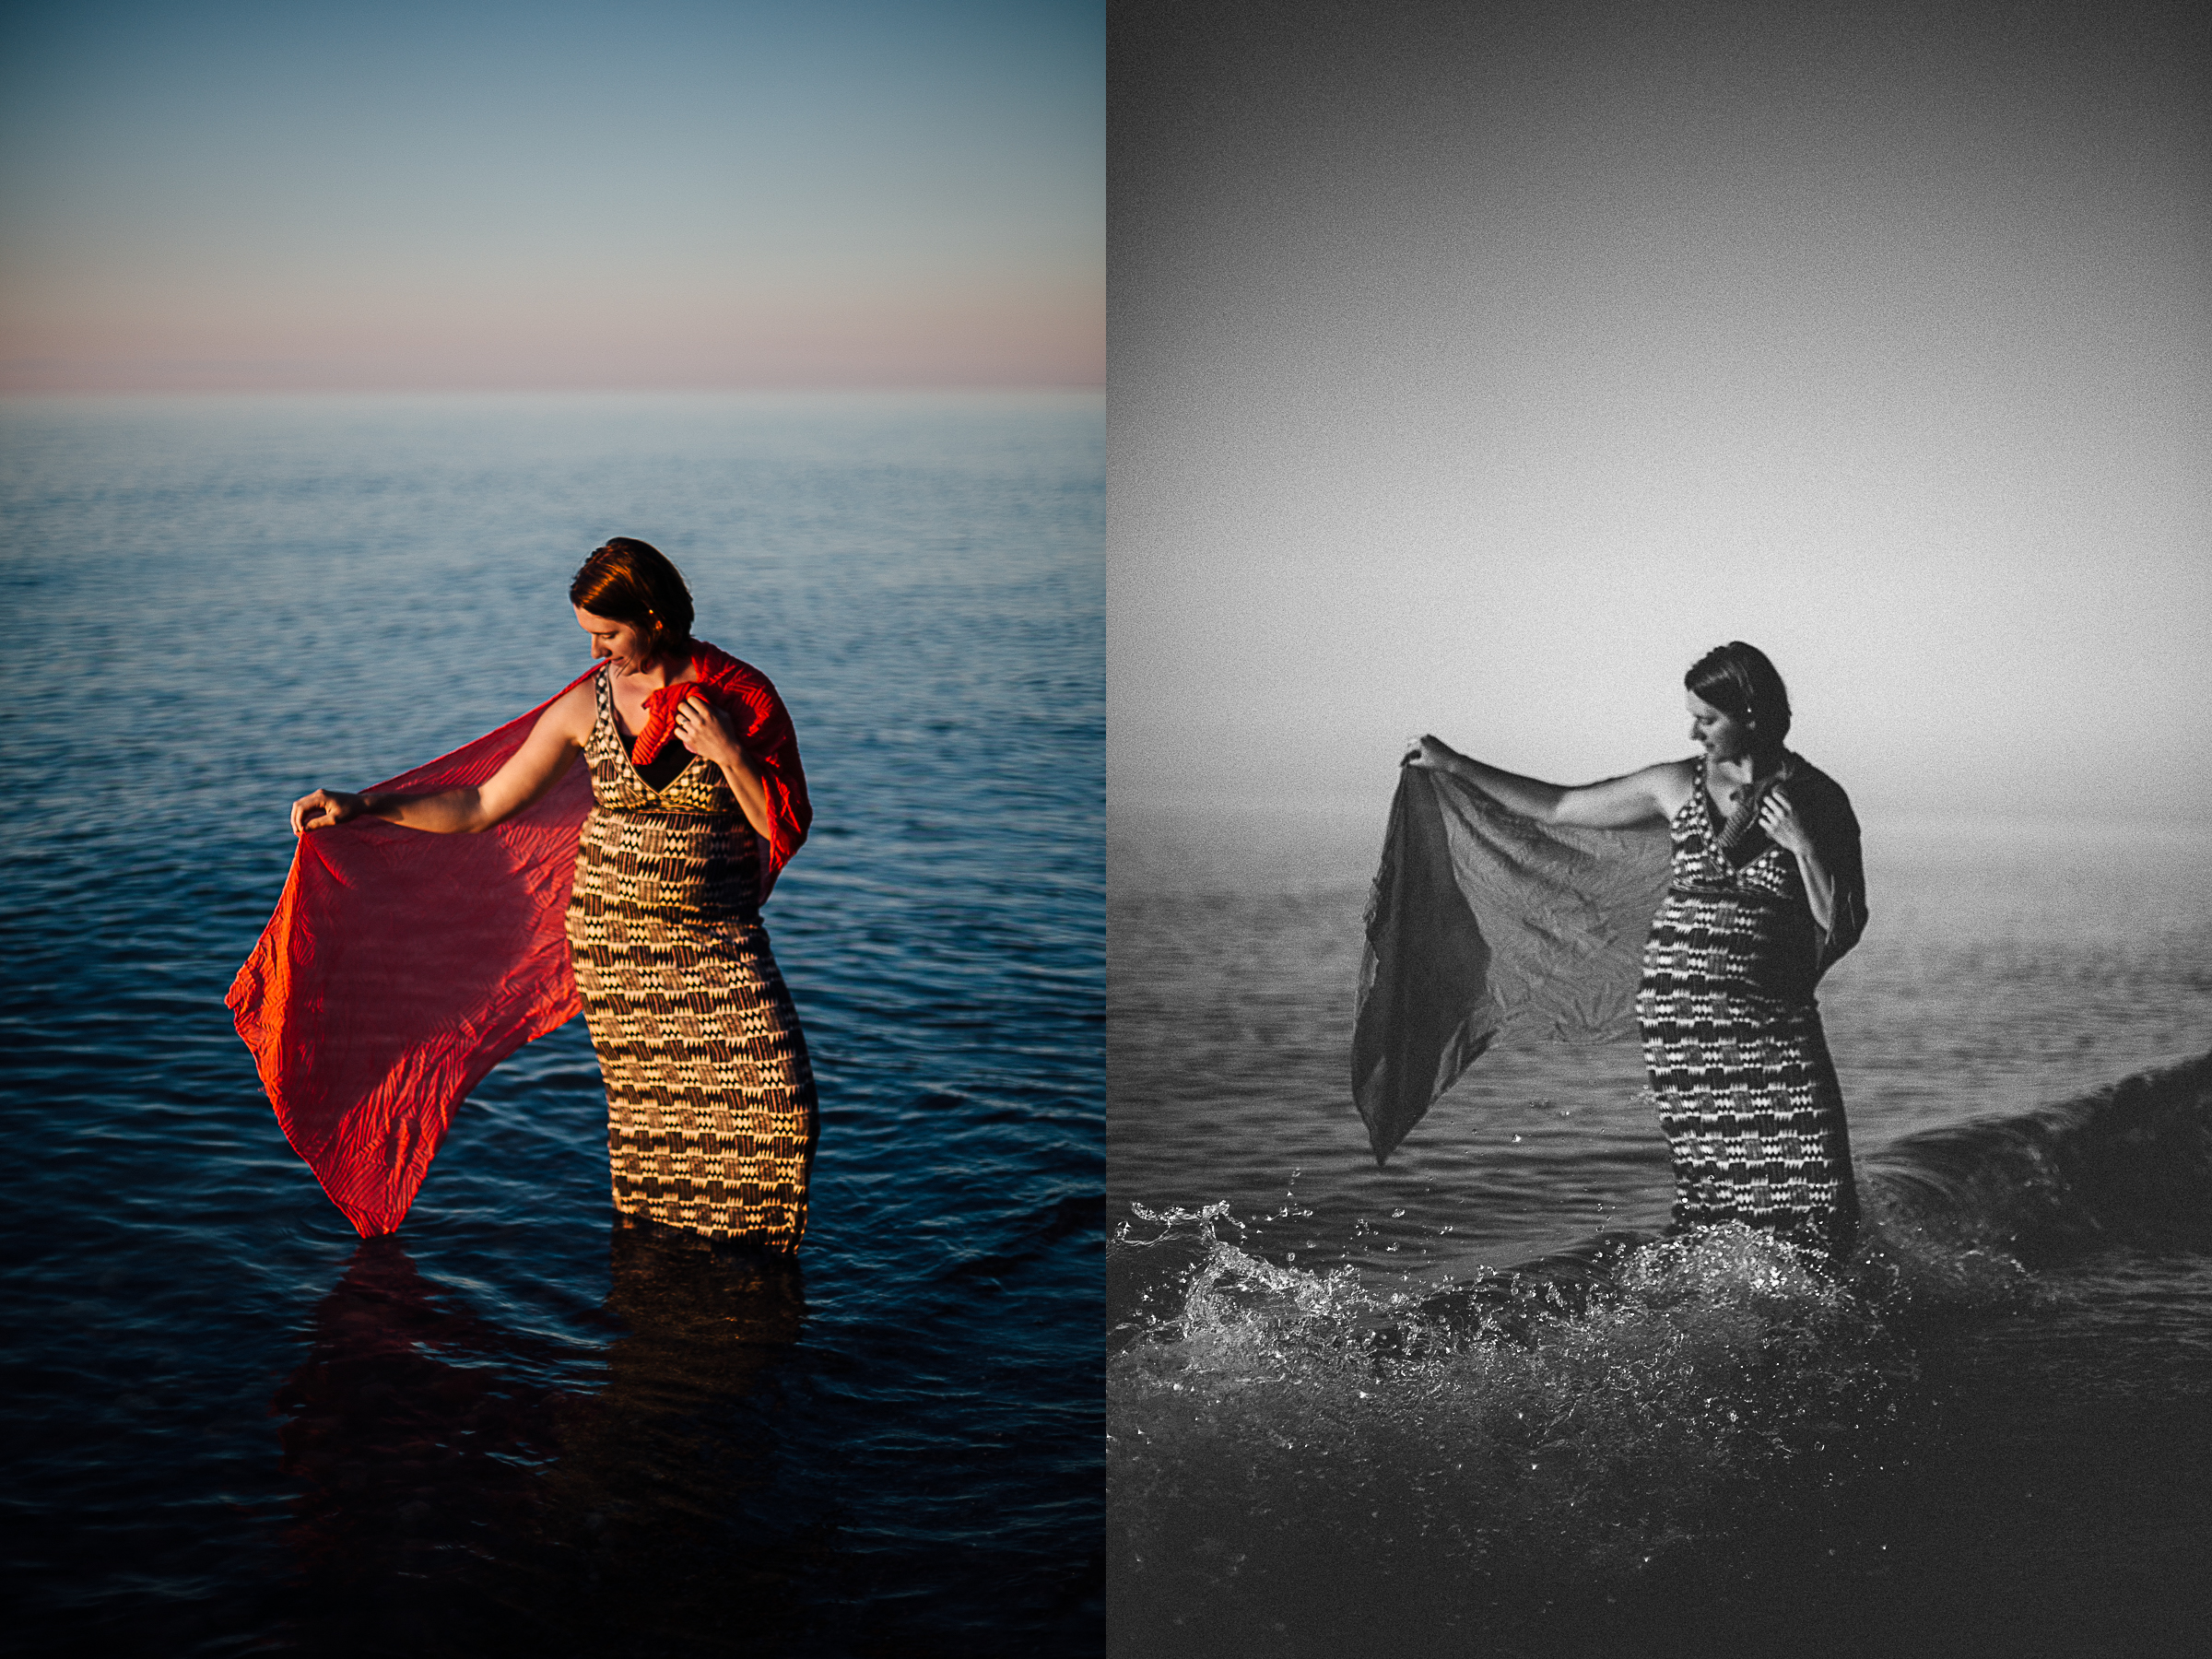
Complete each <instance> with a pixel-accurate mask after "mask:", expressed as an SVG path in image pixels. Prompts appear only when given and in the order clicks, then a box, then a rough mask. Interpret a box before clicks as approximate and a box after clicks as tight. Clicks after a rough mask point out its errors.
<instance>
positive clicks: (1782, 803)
mask: <svg viewBox="0 0 2212 1659" xmlns="http://www.w3.org/2000/svg"><path fill="white" fill-rule="evenodd" d="M1759 828H1760V829H1761V830H1765V831H1766V832H1767V839H1768V840H1769V841H1772V842H1773V843H1774V844H1775V845H1776V846H1778V847H1780V848H1781V849H1782V850H1783V852H1785V853H1809V852H1811V851H1812V847H1813V841H1812V837H1811V836H1809V835H1807V834H1806V830H1805V820H1804V819H1803V818H1799V817H1798V816H1797V808H1796V806H1794V805H1793V804H1792V803H1791V800H1790V797H1789V796H1788V795H1786V794H1783V792H1782V788H1781V786H1780V785H1779V784H1778V785H1776V786H1775V787H1774V788H1772V789H1770V790H1768V791H1767V798H1766V799H1765V800H1763V801H1761V802H1759Z"/></svg>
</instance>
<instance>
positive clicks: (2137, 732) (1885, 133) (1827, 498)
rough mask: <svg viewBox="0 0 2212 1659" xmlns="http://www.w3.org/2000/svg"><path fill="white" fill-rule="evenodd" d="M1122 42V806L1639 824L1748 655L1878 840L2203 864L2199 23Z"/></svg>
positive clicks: (1941, 21)
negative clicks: (1734, 666) (1446, 805)
mask: <svg viewBox="0 0 2212 1659" xmlns="http://www.w3.org/2000/svg"><path fill="white" fill-rule="evenodd" d="M1113 31H1114V32H1113V37H1112V47H1113V50H1112V59H1111V71H1110V73H1111V77H1112V93H1111V99H1112V112H1113V122H1114V143H1113V147H1112V158H1111V172H1110V184H1109V203H1110V206H1111V211H1112V224H1113V236H1112V249H1111V265H1110V285H1109V296H1110V312H1109V325H1110V331H1111V338H1112V359H1111V364H1110V370H1111V383H1112V414H1111V418H1110V441H1109V454H1108V465H1109V488H1110V492H1111V500H1112V514H1113V516H1112V530H1111V541H1110V549H1109V565H1108V572H1109V613H1108V614H1109V629H1110V632H1109V647H1108V650H1109V659H1108V661H1109V685H1110V692H1109V697H1110V701H1109V738H1108V741H1109V782H1110V790H1111V792H1112V800H1113V801H1114V802H1115V803H1116V805H1117V806H1119V805H1122V804H1125V803H1130V802H1149V803H1157V802H1159V801H1163V800H1169V799H1174V798H1179V797H1181V798H1189V799H1193V800H1197V799H1202V798H1203V799H1222V800H1236V801H1248V802H1274V803H1279V804H1282V805H1287V806H1296V805H1298V804H1300V803H1306V802H1320V801H1324V800H1334V801H1345V802H1354V803H1364V804H1365V806H1366V807H1367V808H1368V809H1371V811H1372V812H1373V814H1374V822H1375V823H1376V825H1377V826H1378V827H1379V826H1380V824H1381V821H1382V811H1383V809H1384V807H1385V806H1386V805H1387V802H1388V800H1389V797H1390V791H1391V788H1392V786H1393V783H1394V779H1395V775H1396V760H1397V757H1398V754H1399V753H1400V747H1401V740H1402V739H1403V738H1405V737H1406V736H1408V735H1413V734H1417V733H1419V732H1423V731H1432V732H1435V733H1436V734H1437V735H1440V736H1441V737H1443V738H1445V739H1446V740H1447V741H1449V742H1451V743H1453V744H1454V745H1455V746H1456V747H1460V748H1461V749H1463V750H1465V751H1466V752H1468V753H1471V754H1474V755H1477V756H1478V757H1480V758H1482V759H1488V760H1491V761H1494V762H1496V763H1498V764H1500V765H1504V766H1507V767H1509V768H1512V770H1515V771H1524V772H1528V773H1533V774H1535V775H1536V776H1538V777H1543V778H1547V779H1551V780H1554V781H1557V782H1584V781H1587V780H1589V779H1593V778H1597V777H1604V776H1608V775H1612V774H1615V773H1618V772H1622V771H1629V770H1630V769H1632V768H1634V767H1637V766H1641V765H1644V764H1648V763H1650V762H1652V761H1655V760H1660V759H1672V758H1675V757H1678V756H1682V755H1686V754H1688V752H1689V750H1690V744H1689V741H1688V718H1687V716H1686V715H1685V714H1684V713H1683V711H1682V689H1681V677H1682V673H1683V671H1684V669H1685V668H1686V667H1688V665H1689V664H1690V663H1691V662H1693V661H1694V660H1695V659H1696V658H1697V657H1698V656H1700V654H1701V653H1703V652H1704V651H1705V650H1706V649H1707V648H1709V647H1711V646H1712V645H1715V644H1718V643H1720V642H1721V641H1725V640H1730V639H1744V640H1748V641H1752V642H1753V643H1755V644H1758V645H1760V646H1761V647H1763V648H1764V649H1765V650H1766V651H1767V652H1768V653H1770V654H1771V656H1772V657H1773V658H1774V660H1775V661H1776V663H1777V664H1778V665H1780V667H1781V669H1782V671H1783V675H1784V676H1785V677H1787V678H1788V680H1789V682H1790V686H1791V689H1792V691H1793V693H1794V699H1795V702H1796V705H1797V713H1798V722H1797V727H1796V730H1795V731H1794V733H1793V735H1792V740H1793V744H1794V747H1799V748H1800V749H1801V750H1802V752H1804V753H1805V754H1806V756H1807V757H1808V758H1810V759H1812V760H1814V761H1815V762H1816V763H1817V764H1818V765H1821V766H1823V767H1825V768H1826V769H1828V770H1829V771H1830V772H1831V773H1832V774H1833V775H1834V776H1835V777H1836V778H1837V779H1838V780H1839V781H1840V782H1842V783H1843V784H1844V785H1845V787H1846V788H1848V789H1849V790H1850V791H1851V792H1852V794H1853V798H1854V799H1856V800H1858V801H1859V802H1860V803H1861V804H1862V806H1864V807H1865V808H1867V809H1868V810H1871V811H1874V812H1877V813H1884V814H1896V815H1910V816H1914V817H1922V818H1975V817H1977V816H1984V815H1990V814H1997V815H2004V816H2018V817H2031V818H2041V817H2047V816H2051V815H2053V814H2056V815H2061V816H2072V817H2078V818H2086V819H2091V820H2095V819H2100V818H2101V819H2112V818H2148V819H2159V820H2163V821H2166V822H2170V823H2183V822H2198V823H2201V822H2203V821H2205V820H2206V818H2212V483H2208V480H2212V467H2208V465H2207V461H2208V460H2212V76H2208V73H2207V69H2208V61H2207V46H2208V43H2212V30H2207V28H2206V23H2205V21H2204V14H2203V12H2202V10H2201V8H2199V7H2194V6H2181V5H2162V4H2147V3H2144V0H2112V3H2111V4H2098V5H2091V4H2065V5H2060V4H2050V3H2047V0H2016V3H2010V4H1974V5H1959V4H1928V3H1917V4H1881V3H1874V0H1870V3H1868V4H1865V5H1852V6H1839V5H1806V4H1794V3H1791V0H1772V3H1770V4H1760V5H1751V4H1715V3H1710V0H1709V3H1703V4H1661V5H1631V4H1595V3H1560V4H1545V5H1484V4H1470V5H1441V4H1413V3H1407V0H1385V3H1382V4H1294V5H1268V4H1258V3H1256V0H1221V3H1219V4H1217V5H1213V6H1177V5H1170V4H1155V3H1152V0H1141V3H1140V0H1130V3H1129V4H1125V5H1123V6H1117V7H1116V9H1115V12H1114V21H1113Z"/></svg>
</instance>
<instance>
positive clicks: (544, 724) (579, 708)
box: [536, 675, 599, 748]
mask: <svg viewBox="0 0 2212 1659" xmlns="http://www.w3.org/2000/svg"><path fill="white" fill-rule="evenodd" d="M598 686H599V677H598V676H597V675H591V676H588V677H585V678H583V679H580V680H578V681H577V682H576V683H575V684H574V685H572V686H571V687H570V688H568V689H567V690H566V691H563V692H562V693H561V694H560V695H559V697H557V698H555V699H554V700H552V701H551V702H549V703H547V705H546V712H544V713H543V714H540V715H539V716H538V717H537V728H536V729H537V730H538V731H540V732H547V733H558V734H559V735H560V736H562V737H565V738H567V739H568V740H569V741H570V742H571V743H573V744H574V745H576V747H579V748H582V747H583V744H584V740H585V739H586V738H588V737H590V736H591V735H592V724H593V723H594V721H596V720H597V719H598V718H599V691H598Z"/></svg>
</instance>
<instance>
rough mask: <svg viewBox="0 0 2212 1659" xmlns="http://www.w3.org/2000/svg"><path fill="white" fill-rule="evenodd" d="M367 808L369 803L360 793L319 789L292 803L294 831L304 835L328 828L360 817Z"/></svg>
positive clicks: (295, 833)
mask: <svg viewBox="0 0 2212 1659" xmlns="http://www.w3.org/2000/svg"><path fill="white" fill-rule="evenodd" d="M367 808H368V803H367V802H366V801H364V800H362V798H361V797H360V796H359V795H358V794H347V793H346V792H345V791H344V790H342V789H318V790H316V791H315V793H314V794H304V795H301V796H300V798H299V799H298V800H296V801H294V802H293V803H292V833H293V834H294V835H304V834H306V833H307V832H308V831H309V830H327V829H329V828H330V827H331V826H332V825H333V824H342V823H344V822H345V821H346V820H347V818H359V817H360V816H361V814H362V813H363V812H364V811H366V810H367Z"/></svg>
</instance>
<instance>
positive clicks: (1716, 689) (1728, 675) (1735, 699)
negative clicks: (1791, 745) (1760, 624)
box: [1682, 640, 1790, 748]
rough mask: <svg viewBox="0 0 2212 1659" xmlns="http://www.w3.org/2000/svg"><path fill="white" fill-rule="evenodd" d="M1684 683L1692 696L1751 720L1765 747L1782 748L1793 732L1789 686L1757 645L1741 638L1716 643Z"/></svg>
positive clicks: (1721, 710) (1699, 660)
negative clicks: (1747, 642) (1725, 642)
mask: <svg viewBox="0 0 2212 1659" xmlns="http://www.w3.org/2000/svg"><path fill="white" fill-rule="evenodd" d="M1682 683H1683V685H1685V686H1687V687H1688V688H1689V694H1690V695H1691V696H1692V697H1695V698H1698V699H1700V700H1702V701H1705V702H1709V703H1711V704H1712V706H1713V707H1714V708H1716V709H1718V710H1720V712H1722V713H1724V714H1731V715H1734V716H1735V718H1736V719H1738V720H1741V721H1746V722H1748V723H1749V724H1751V725H1752V727H1754V728H1755V729H1756V730H1757V731H1758V733H1759V747H1762V748H1779V747H1781V746H1782V740H1783V738H1784V737H1786V736H1788V735H1790V693H1789V688H1787V687H1786V686H1784V685H1783V683H1782V676H1781V675H1780V674H1778V673H1776V672H1775V669H1774V665H1773V664H1772V663H1770V662H1769V661H1767V653H1765V652H1763V651H1761V650H1760V649H1759V647H1758V646H1756V645H1747V644H1745V643H1744V642H1743V641H1741V640H1731V641H1728V643H1727V644H1725V645H1715V646H1714V647H1713V648H1712V650H1711V651H1709V652H1707V653H1705V654H1704V655H1703V656H1701V657H1700V658H1699V659H1698V660H1697V661H1696V662H1695V663H1694V664H1692V665H1691V666H1690V670H1689V672H1688V674H1686V675H1684V676H1683V677H1682Z"/></svg>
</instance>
